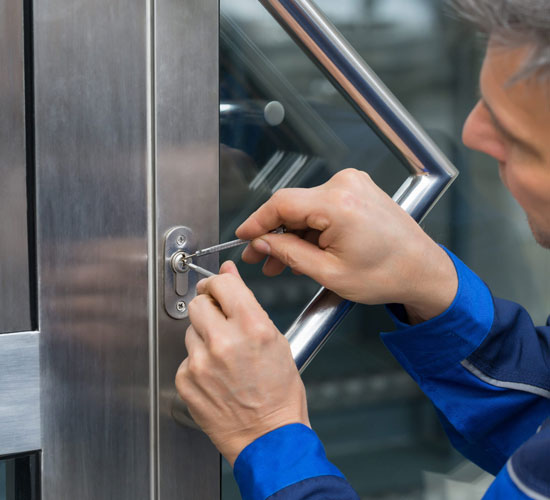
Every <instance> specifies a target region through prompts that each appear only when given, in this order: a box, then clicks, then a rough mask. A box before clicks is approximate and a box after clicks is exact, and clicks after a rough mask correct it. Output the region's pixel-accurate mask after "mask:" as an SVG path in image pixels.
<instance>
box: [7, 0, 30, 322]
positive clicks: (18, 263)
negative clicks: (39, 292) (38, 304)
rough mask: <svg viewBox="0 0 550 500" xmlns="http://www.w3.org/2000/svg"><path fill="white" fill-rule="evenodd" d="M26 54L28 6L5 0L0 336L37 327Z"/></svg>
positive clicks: (18, 1)
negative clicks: (31, 250) (28, 180)
mask: <svg viewBox="0 0 550 500" xmlns="http://www.w3.org/2000/svg"><path fill="white" fill-rule="evenodd" d="M23 51H24V42H23V2H21V1H20V0H0V68H2V71H1V74H0V333H4V332H16V331H28V330H30V329H31V328H32V326H31V317H30V297H29V257H28V234H27V185H26V178H27V169H26V153H25V83H24V82H25V79H24V63H23V61H24V54H23Z"/></svg>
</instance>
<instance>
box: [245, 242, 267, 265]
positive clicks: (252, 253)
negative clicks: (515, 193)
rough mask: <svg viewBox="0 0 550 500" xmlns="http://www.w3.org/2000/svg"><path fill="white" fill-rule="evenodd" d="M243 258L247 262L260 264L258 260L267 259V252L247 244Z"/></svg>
mask: <svg viewBox="0 0 550 500" xmlns="http://www.w3.org/2000/svg"><path fill="white" fill-rule="evenodd" d="M241 258H242V259H243V261H244V262H246V263H247V264H258V262H261V261H262V260H264V259H265V253H261V252H258V251H257V250H254V247H253V246H252V245H247V247H246V248H245V249H244V250H243V253H242V255H241Z"/></svg>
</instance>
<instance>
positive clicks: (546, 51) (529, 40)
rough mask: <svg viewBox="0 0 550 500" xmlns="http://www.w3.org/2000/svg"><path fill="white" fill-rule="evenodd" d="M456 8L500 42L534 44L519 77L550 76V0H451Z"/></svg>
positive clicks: (519, 44)
mask: <svg viewBox="0 0 550 500" xmlns="http://www.w3.org/2000/svg"><path fill="white" fill-rule="evenodd" d="M450 3H451V5H452V6H453V7H454V9H455V10H456V12H457V13H458V14H459V15H460V16H461V17H463V18H465V19H466V20H468V21H470V22H472V23H474V24H475V25H476V26H477V28H478V29H480V30H481V31H483V32H484V33H487V34H489V35H490V36H491V39H492V40H494V41H495V42H496V43H499V44H502V45H504V46H507V47H511V48H517V47H522V46H530V47H531V48H532V50H531V52H530V54H529V56H528V57H527V60H526V61H525V63H524V65H523V67H522V68H521V70H520V72H519V73H518V75H517V76H516V78H525V77H528V76H536V77H541V78H544V79H549V80H550V0H450Z"/></svg>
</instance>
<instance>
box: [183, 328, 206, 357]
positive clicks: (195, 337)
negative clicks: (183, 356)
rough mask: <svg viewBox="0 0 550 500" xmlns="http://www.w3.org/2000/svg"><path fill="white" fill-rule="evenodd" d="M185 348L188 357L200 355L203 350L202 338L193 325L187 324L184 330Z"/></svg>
mask: <svg viewBox="0 0 550 500" xmlns="http://www.w3.org/2000/svg"><path fill="white" fill-rule="evenodd" d="M185 348H186V349H187V355H188V357H189V358H192V357H197V356H199V357H200V356H201V355H202V354H203V353H204V352H205V346H204V340H203V339H202V338H201V336H200V335H199V334H198V333H197V330H196V329H195V328H194V327H193V325H191V326H189V328H187V331H186V332H185Z"/></svg>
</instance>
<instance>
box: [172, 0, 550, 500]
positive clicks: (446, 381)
mask: <svg viewBox="0 0 550 500" xmlns="http://www.w3.org/2000/svg"><path fill="white" fill-rule="evenodd" d="M455 3H456V4H457V7H458V9H459V10H460V11H461V12H462V14H463V15H465V16H467V17H468V18H470V19H471V20H473V21H475V22H477V23H478V24H479V25H480V26H482V27H483V28H484V29H485V30H486V31H487V32H488V33H489V34H490V38H489V44H488V48H487V54H486V58H485V61H484V63H483V68H482V72H481V77H480V89H481V98H480V100H479V102H478V103H477V105H476V107H475V108H474V110H473V111H472V113H471V114H470V116H469V118H468V120H467V122H466V124H465V127H464V134H463V140H464V143H465V144H466V145H467V146H469V147H470V148H472V149H477V150H480V151H482V152H485V153H487V154H489V155H490V156H492V157H494V158H495V159H496V160H497V161H498V167H499V172H500V176H501V179H502V182H503V183H504V184H505V185H506V187H507V188H508V189H509V190H510V191H511V193H512V194H513V196H514V197H515V198H516V199H517V201H518V202H519V203H520V205H521V206H522V208H523V209H524V211H525V213H526V214H527V218H528V221H529V224H530V226H531V229H532V232H533V234H534V236H535V238H536V240H537V241H538V242H539V243H540V244H541V245H542V246H545V247H546V248H550V1H548V0H457V1H456V2H455ZM281 224H284V225H286V226H287V228H289V229H291V230H296V231H299V234H300V235H302V237H299V236H297V234H292V233H287V234H284V235H277V234H267V233H268V232H269V231H270V230H272V229H274V228H276V227H278V226H279V225H281ZM237 235H238V236H239V237H241V238H246V239H254V241H253V243H252V244H251V246H249V247H248V248H247V249H246V250H245V252H244V253H243V259H244V260H245V261H247V262H251V263H254V262H259V261H260V260H262V259H263V258H264V257H265V256H266V255H268V256H269V257H268V259H267V261H266V264H265V265H264V272H265V274H267V275H268V276H272V275H275V274H277V273H279V272H281V271H282V270H283V269H284V267H285V266H290V267H291V268H292V269H293V270H294V271H296V272H299V273H304V274H307V275H309V276H311V277H312V278H313V279H315V280H316V281H318V282H319V283H320V284H322V285H324V286H326V287H327V288H329V289H331V290H334V291H335V292H336V293H338V294H339V295H341V296H342V297H345V298H347V299H350V300H353V301H356V302H360V303H364V304H382V303H385V304H392V305H390V306H388V308H389V310H390V312H391V314H392V315H393V318H394V321H395V323H396V325H397V330H396V331H395V332H392V333H388V334H383V340H384V342H385V344H386V345H387V347H388V348H389V349H390V350H391V351H392V353H393V354H394V355H395V357H396V358H397V359H398V360H399V361H400V363H401V364H402V365H403V367H404V368H405V369H406V370H407V371H408V372H409V374H410V375H411V376H412V377H413V378H414V379H415V380H416V381H417V382H418V384H419V385H420V386H421V388H422V389H423V391H424V392H425V393H426V394H427V395H428V396H429V397H430V398H431V399H432V401H433V403H434V404H435V406H436V408H437V409H438V412H439V413H440V416H441V420H442V422H443V425H444V427H445V429H446V431H447V433H448V435H449V438H450V439H451V441H452V443H453V445H454V446H455V447H456V448H458V449H459V450H460V451H461V452H462V453H463V454H464V455H466V456H467V457H468V458H470V459H471V460H473V461H474V462H476V463H477V464H479V465H480V466H481V467H483V468H484V469H486V470H487V471H489V472H491V473H493V474H495V475H496V476H497V477H496V479H495V481H494V483H493V484H492V486H491V487H490V489H489V490H488V492H487V493H486V496H485V498H487V499H493V498H506V499H512V498H537V499H541V498H550V418H549V417H550V322H549V324H548V325H547V326H545V327H540V328H535V327H534V326H533V324H532V322H531V320H530V318H529V316H528V314H527V312H526V311H525V310H524V309H523V308H521V306H519V305H517V304H514V303H511V302H507V301H504V300H500V299H495V298H493V297H492V295H491V293H490V291H489V290H488V288H487V287H486V285H485V284H484V283H483V282H482V281H481V280H480V279H479V278H478V277H477V276H476V275H475V274H474V273H473V272H472V271H471V270H469V269H468V268H467V267H466V266H465V265H464V264H463V263H462V262H461V261H460V260H459V259H458V258H457V257H455V256H454V255H452V254H451V253H450V252H448V251H446V250H445V249H443V248H442V247H440V246H438V245H437V244H436V243H435V242H433V241H432V240H431V239H430V238H429V237H428V236H427V235H426V234H425V233H424V232H423V231H422V229H421V228H420V227H419V226H418V225H417V224H416V223H415V222H414V221H413V220H412V219H411V218H410V217H409V216H408V215H407V214H406V213H405V212H403V211H402V210H401V209H400V208H399V207H398V206H397V205H396V204H395V203H394V202H393V201H392V200H391V199H390V198H389V197H388V196H387V195H386V194H385V193H383V192H382V191H381V190H380V189H379V188H377V186H376V185H374V183H373V182H372V181H371V180H370V178H369V177H368V175H367V174H365V173H362V172H358V171H344V172H340V173H339V174H337V175H336V176H334V177H333V178H332V179H331V180H330V181H329V182H327V183H326V184H324V185H322V186H319V187H316V188H313V189H307V190H306V189H288V190H282V191H279V192H278V193H276V194H275V195H274V196H273V197H272V198H271V200H269V201H268V202H267V203H266V204H265V205H263V206H262V207H261V208H260V209H259V210H258V211H256V212H255V213H254V214H252V215H251V216H250V218H249V219H248V220H247V221H245V223H244V224H243V225H242V226H241V227H240V228H239V229H238V230H237ZM405 239H406V241H407V245H403V244H402V243H403V241H404V240H405ZM220 272H221V274H220V276H217V277H213V278H209V279H207V280H203V281H201V282H200V283H199V285H198V287H197V290H198V293H199V294H200V295H199V296H198V297H197V298H196V299H195V300H194V301H193V302H192V303H191V304H190V308H189V313H190V318H191V322H192V326H190V327H189V329H188V331H187V334H186V345H187V348H188V353H189V357H188V358H187V359H185V360H184V362H183V363H182V365H181V367H180V369H179V371H178V374H177V377H176V384H177V388H178V391H179V393H180V395H181V396H182V397H183V399H185V400H186V401H187V403H188V405H189V408H190V411H191V413H192V415H193V417H194V418H195V420H196V422H197V423H198V424H199V425H201V427H202V428H203V429H204V431H205V432H206V433H207V434H208V435H209V436H210V438H211V439H212V441H213V443H214V444H215V445H216V446H217V447H218V449H219V450H220V452H221V453H222V454H223V455H224V456H225V457H226V458H227V460H228V461H229V463H230V464H232V465H233V466H234V473H235V476H236V479H237V481H238V483H239V486H240V488H241V493H242V495H243V498H244V499H245V500H260V499H261V500H263V499H266V498H271V499H293V500H295V499H306V498H307V499H317V500H321V499H323V500H326V499H334V500H343V499H346V500H347V499H357V498H358V497H357V495H356V494H355V492H354V491H353V489H352V488H351V486H350V485H349V484H348V483H347V482H346V481H345V479H344V477H343V476H342V474H341V473H340V471H338V469H336V467H334V466H333V465H332V464H331V463H330V462H328V460H327V459H326V456H325V454H324V450H323V448H322V445H321V443H320V442H319V440H318V438H317V437H316V435H315V434H314V433H313V431H312V430H311V429H310V428H309V420H308V414H307V406H306V398H305V391H304V387H303V384H302V382H301V380H300V377H299V375H298V372H297V370H296V366H295V365H294V362H293V360H292V356H291V354H290V349H289V346H288V343H287V342H286V340H285V338H284V337H283V336H282V335H281V334H280V333H279V332H278V331H277V329H276V328H275V326H274V325H273V323H272V322H271V321H270V320H269V318H268V317H267V315H266V314H265V312H264V311H263V310H262V309H261V307H260V306H259V304H258V303H257V302H256V300H255V299H254V297H253V295H252V293H251V292H250V291H249V290H248V289H247V288H246V286H245V285H244V283H243V282H242V280H241V279H240V277H239V275H238V272H237V270H236V267H235V265H234V264H233V263H230V262H226V263H225V264H224V265H223V266H222V268H221V270H220Z"/></svg>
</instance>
